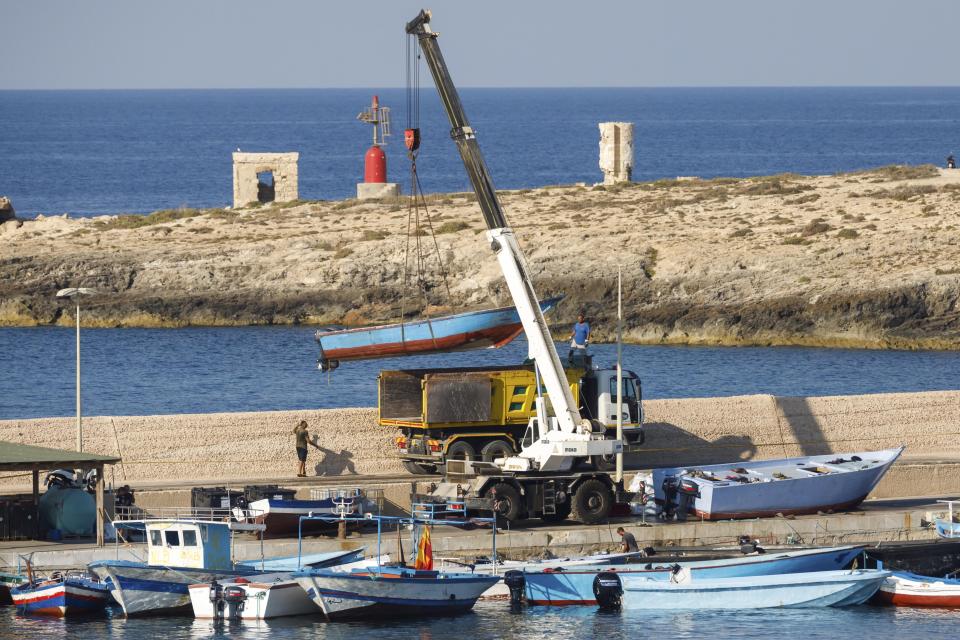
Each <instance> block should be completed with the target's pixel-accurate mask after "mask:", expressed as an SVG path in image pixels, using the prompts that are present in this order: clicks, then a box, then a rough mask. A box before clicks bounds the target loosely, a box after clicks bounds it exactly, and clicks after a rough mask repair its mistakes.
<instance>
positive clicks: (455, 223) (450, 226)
mask: <svg viewBox="0 0 960 640" xmlns="http://www.w3.org/2000/svg"><path fill="white" fill-rule="evenodd" d="M469 228H470V225H469V223H467V222H464V221H463V220H448V221H447V222H444V223H443V224H441V225H440V226H439V227H437V228H436V230H435V231H434V233H438V234H440V233H456V232H458V231H463V230H464V229H469Z"/></svg>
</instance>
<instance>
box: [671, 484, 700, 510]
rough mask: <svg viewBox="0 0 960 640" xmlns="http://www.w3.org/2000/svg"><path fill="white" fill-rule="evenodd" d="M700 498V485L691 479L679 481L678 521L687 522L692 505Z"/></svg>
mask: <svg viewBox="0 0 960 640" xmlns="http://www.w3.org/2000/svg"><path fill="white" fill-rule="evenodd" d="M698 497H700V485H698V484H697V483H696V482H695V481H694V480H693V479H691V478H680V479H679V480H678V481H677V520H686V519H687V513H688V512H689V511H690V505H692V504H693V501H694V500H696V499H697V498H698Z"/></svg>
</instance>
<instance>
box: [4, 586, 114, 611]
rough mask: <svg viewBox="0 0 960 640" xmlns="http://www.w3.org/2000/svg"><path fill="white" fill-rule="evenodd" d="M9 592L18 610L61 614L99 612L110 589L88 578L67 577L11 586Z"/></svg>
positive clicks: (104, 606) (104, 607) (105, 604)
mask: <svg viewBox="0 0 960 640" xmlns="http://www.w3.org/2000/svg"><path fill="white" fill-rule="evenodd" d="M10 595H11V598H12V599H13V604H14V605H15V606H16V607H17V612H18V613H24V614H33V615H46V616H56V617H61V618H62V617H69V616H74V615H90V614H95V613H102V612H103V611H104V610H105V609H106V606H107V600H108V598H109V597H110V592H109V591H108V589H107V587H105V586H104V585H101V584H98V583H96V582H93V581H91V580H75V579H70V578H68V579H67V580H66V581H63V582H55V583H52V584H44V583H40V584H38V585H35V586H32V587H28V586H25V585H24V586H21V587H18V588H16V589H13V590H11V594H10Z"/></svg>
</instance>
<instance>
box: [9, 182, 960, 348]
mask: <svg viewBox="0 0 960 640" xmlns="http://www.w3.org/2000/svg"><path fill="white" fill-rule="evenodd" d="M502 197H503V202H504V207H505V209H506V211H507V214H508V216H509V217H510V219H511V222H512V224H513V225H514V227H515V229H516V231H517V234H518V236H519V238H520V240H521V242H522V244H523V247H524V250H525V251H526V253H527V258H528V261H529V264H530V267H531V269H532V272H533V276H534V278H535V280H536V288H537V291H538V293H539V294H541V295H546V294H553V293H564V294H566V295H567V300H566V302H565V303H564V304H563V305H561V308H560V309H559V311H558V312H557V313H556V315H554V316H553V317H552V320H553V321H555V322H557V323H559V324H562V325H565V324H566V323H568V322H569V321H570V320H571V319H572V318H573V317H574V316H575V315H576V312H577V311H578V310H580V309H583V310H585V311H586V312H587V314H588V315H589V316H591V317H592V319H593V324H594V326H595V328H596V330H597V332H598V333H597V336H596V337H598V338H602V337H609V336H611V335H612V330H613V321H612V318H613V314H614V313H615V307H616V304H615V300H616V274H617V265H618V264H620V265H622V268H623V275H624V297H625V310H626V314H627V318H626V326H627V329H626V338H627V339H628V340H629V341H632V342H645V343H687V344H762V345H767V344H807V345H848V346H864V347H897V348H957V347H958V346H960V315H958V309H957V298H958V294H960V261H958V257H960V251H958V241H960V171H947V170H937V169H935V168H933V167H886V168H883V169H878V170H875V171H868V172H862V173H851V174H841V175H836V176H827V177H803V176H796V175H779V176H768V177H761V178H749V179H716V180H669V181H659V182H655V183H643V184H640V183H638V184H628V185H618V186H615V187H602V186H598V187H585V186H558V187H545V188H541V189H533V190H522V191H512V192H504V193H503V194H502ZM430 200H431V201H430V203H429V209H430V214H431V215H430V224H427V223H426V222H425V221H424V220H423V219H421V221H420V225H419V227H420V230H419V232H417V228H416V227H417V225H416V224H415V223H410V222H409V220H408V211H407V207H406V203H405V202H403V201H400V202H397V201H389V202H359V201H352V200H349V201H343V202H297V203H292V204H291V203H288V204H285V205H277V206H272V207H261V208H251V209H242V210H232V211H231V210H222V209H216V210H207V211H197V210H191V209H182V210H169V211H159V212H156V213H154V214H152V215H150V216H102V217H99V218H92V219H70V218H68V217H63V216H54V217H39V218H38V219H37V220H29V221H25V222H23V223H22V224H19V225H15V224H3V225H0V247H2V253H0V325H6V326H22V325H35V324H48V323H70V322H72V316H71V310H70V308H69V306H62V305H60V304H59V303H58V302H57V300H56V299H55V297H54V293H55V292H56V290H57V289H58V288H61V287H66V286H85V287H93V288H96V289H98V290H99V291H101V292H103V295H101V296H99V297H96V298H91V299H90V307H89V310H88V311H85V313H84V323H85V324H87V325H90V326H185V325H246V324H274V323H280V324H289V323H339V324H348V325H355V324H363V323H368V322H380V321H394V320H396V319H397V318H398V317H399V315H400V313H401V307H403V309H405V310H406V311H407V312H408V313H410V312H411V310H412V312H413V313H416V312H417V311H418V310H419V309H421V308H422V305H423V298H424V296H423V295H422V292H421V291H420V290H419V289H418V288H417V287H415V286H413V285H408V286H405V285H404V273H405V269H404V262H405V259H406V260H407V261H408V263H409V264H411V268H410V269H409V270H408V272H407V275H408V278H407V279H408V280H411V281H412V280H416V278H415V276H416V269H415V268H413V267H412V265H413V263H414V262H415V260H414V258H415V257H416V255H417V251H416V249H415V248H416V245H417V243H418V242H419V244H420V245H421V246H422V248H423V252H422V255H423V258H424V261H425V268H424V271H423V274H424V278H423V279H424V283H425V289H426V298H427V301H428V302H429V303H430V304H431V305H432V306H433V311H435V312H442V311H444V310H448V309H454V310H462V309H465V308H473V307H476V308H480V307H484V306H492V305H500V304H508V303H509V297H508V295H507V291H506V287H505V285H504V283H503V280H502V278H501V276H500V272H499V269H498V268H497V265H496V261H495V260H494V258H493V256H492V254H491V252H490V249H489V247H488V246H487V243H486V241H485V238H484V236H483V233H482V231H483V225H482V218H481V216H480V213H479V210H478V208H477V205H476V203H475V202H474V199H473V197H472V196H471V195H468V194H450V195H438V196H432V197H431V198H430ZM431 226H432V228H433V232H434V233H435V238H436V243H437V246H438V247H439V255H440V257H441V258H442V262H443V265H444V268H445V270H446V272H447V274H448V275H447V284H448V286H449V294H448V292H447V288H446V287H445V286H444V284H443V277H442V275H441V273H440V268H439V261H438V259H437V252H436V251H435V250H434V240H433V236H432V235H431V233H430V227H431ZM408 227H410V228H411V233H410V234H409V235H408ZM408 242H409V246H410V249H409V250H408V248H407V247H408Z"/></svg>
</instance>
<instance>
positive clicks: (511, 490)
mask: <svg viewBox="0 0 960 640" xmlns="http://www.w3.org/2000/svg"><path fill="white" fill-rule="evenodd" d="M490 497H491V498H493V512H494V514H496V517H497V520H500V519H501V518H502V519H504V520H507V521H508V522H514V521H515V520H517V519H519V518H520V505H521V498H520V492H519V491H517V488H516V487H514V486H513V485H512V484H507V483H506V482H501V483H499V484H495V485H493V489H492V490H491V494H490Z"/></svg>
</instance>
